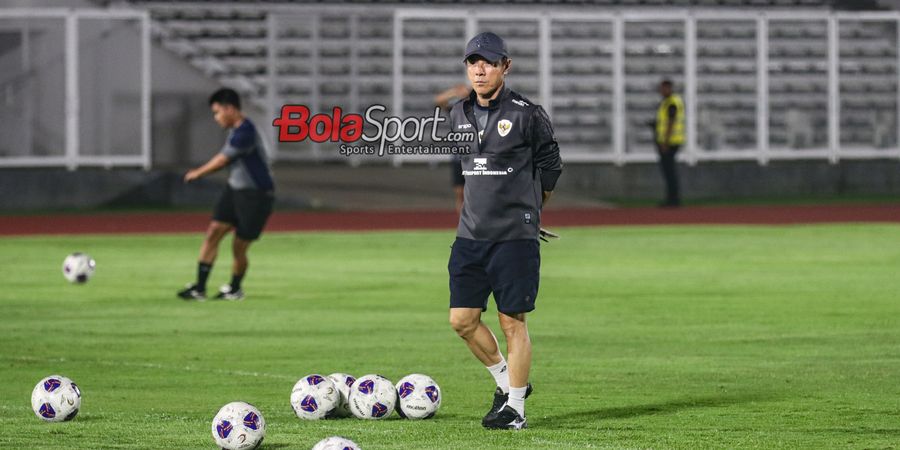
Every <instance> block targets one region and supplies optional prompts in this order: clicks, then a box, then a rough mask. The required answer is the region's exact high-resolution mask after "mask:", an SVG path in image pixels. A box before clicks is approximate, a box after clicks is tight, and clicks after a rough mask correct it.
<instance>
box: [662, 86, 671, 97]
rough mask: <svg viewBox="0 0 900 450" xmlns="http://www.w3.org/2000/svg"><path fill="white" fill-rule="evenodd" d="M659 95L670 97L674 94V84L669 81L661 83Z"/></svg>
mask: <svg viewBox="0 0 900 450" xmlns="http://www.w3.org/2000/svg"><path fill="white" fill-rule="evenodd" d="M659 95H662V96H663V97H668V96H670V95H672V85H671V84H668V83H663V84H660V85H659Z"/></svg>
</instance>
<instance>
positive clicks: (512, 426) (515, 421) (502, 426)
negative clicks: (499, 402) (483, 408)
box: [482, 405, 528, 430]
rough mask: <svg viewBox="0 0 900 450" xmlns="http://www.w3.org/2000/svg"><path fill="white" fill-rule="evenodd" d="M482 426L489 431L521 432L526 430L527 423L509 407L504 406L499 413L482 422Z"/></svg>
mask: <svg viewBox="0 0 900 450" xmlns="http://www.w3.org/2000/svg"><path fill="white" fill-rule="evenodd" d="M482 425H484V427H485V428H488V429H491V430H521V429H523V428H528V421H527V420H525V417H523V416H521V415H519V413H518V412H516V410H515V409H512V407H511V406H509V405H504V406H503V409H501V410H500V412H498V413H497V414H495V415H494V416H492V417H491V418H490V419H488V420H486V421H484V422H483V423H482Z"/></svg>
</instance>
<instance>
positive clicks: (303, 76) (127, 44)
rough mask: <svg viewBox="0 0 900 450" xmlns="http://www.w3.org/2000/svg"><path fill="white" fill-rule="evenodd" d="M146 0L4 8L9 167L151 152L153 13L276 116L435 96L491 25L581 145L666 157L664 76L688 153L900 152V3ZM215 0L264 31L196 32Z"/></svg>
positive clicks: (518, 77)
mask: <svg viewBox="0 0 900 450" xmlns="http://www.w3.org/2000/svg"><path fill="white" fill-rule="evenodd" d="M143 7H144V8H146V10H140V11H132V10H118V9H110V10H70V9H2V8H0V37H2V39H3V40H4V41H6V42H4V48H3V50H4V51H3V53H2V54H0V167H40V166H64V167H68V168H76V167H80V166H106V167H113V166H139V167H144V168H149V167H150V165H151V162H152V160H151V143H150V127H151V123H150V120H151V115H150V34H151V30H153V33H155V34H156V36H157V37H158V38H159V39H161V41H162V42H163V44H164V45H165V46H166V47H167V48H169V49H170V50H172V49H182V50H183V51H184V52H185V55H184V57H185V58H186V59H187V60H188V61H190V62H191V63H193V64H195V65H198V64H199V65H205V66H204V67H206V68H207V69H209V70H211V71H210V72H208V73H210V74H212V75H211V76H214V77H215V78H217V79H218V80H219V81H220V82H222V83H223V84H226V85H234V87H236V88H238V89H239V90H242V91H243V92H244V93H245V94H246V95H249V96H251V98H250V103H252V104H255V105H262V106H263V107H264V109H265V110H266V111H265V113H266V114H267V115H269V116H270V117H273V116H275V115H276V114H277V111H278V110H279V109H280V107H281V105H283V104H287V103H302V104H307V105H310V106H311V107H312V109H313V112H329V111H330V110H331V106H341V107H342V108H344V110H345V111H346V112H361V110H362V109H364V108H365V106H367V105H369V104H372V103H383V104H385V105H386V106H387V107H388V114H390V115H395V116H399V115H417V116H418V115H430V110H431V108H432V104H431V101H432V98H433V96H434V94H435V93H436V91H437V90H438V89H443V88H447V87H450V86H452V85H453V84H456V83H462V82H465V78H464V70H463V65H462V62H461V58H460V56H461V53H462V51H463V48H464V46H465V43H466V40H467V39H468V38H469V37H471V36H472V35H474V34H475V33H477V32H479V31H485V30H488V29H490V30H494V31H498V32H499V34H501V35H503V36H504V37H506V38H507V41H508V43H509V46H510V50H511V53H512V58H513V61H514V62H513V70H512V73H511V75H510V85H511V86H512V87H513V88H515V89H517V90H519V91H521V92H523V93H524V94H525V95H526V96H528V97H530V98H532V99H533V100H535V101H537V102H540V103H541V104H542V105H543V106H544V108H545V109H546V110H547V111H548V113H549V114H550V115H551V118H552V119H553V121H554V125H555V128H556V130H557V135H558V138H559V140H560V146H561V149H562V152H563V155H564V158H565V160H566V161H567V162H570V163H576V162H603V163H613V164H618V165H622V164H629V163H637V162H649V161H653V160H655V158H656V156H655V152H654V149H653V144H652V136H651V133H650V130H649V128H648V127H647V126H646V125H645V124H644V122H645V121H647V120H650V119H652V118H653V116H654V113H655V104H656V102H657V101H658V96H657V95H656V94H655V87H656V85H657V84H658V82H659V81H660V80H661V79H662V78H664V77H666V78H671V79H672V80H673V81H675V83H676V86H677V88H676V90H677V91H678V92H680V93H682V95H683V97H684V99H685V106H686V110H687V123H686V135H687V142H686V143H685V146H684V150H683V151H682V152H681V155H680V156H681V157H682V158H683V159H684V160H685V161H686V162H688V163H691V164H693V163H697V162H701V161H756V162H758V163H760V164H766V163H768V162H769V161H774V160H809V159H819V160H828V161H831V162H838V161H840V160H844V159H883V158H900V138H898V136H900V13H897V12H883V13H882V12H878V13H849V12H847V13H845V12H829V11H826V10H804V11H797V10H784V9H781V10H765V11H763V10H758V9H744V10H729V9H711V10H706V9H691V10H685V9H654V10H603V9H599V8H590V7H585V8H579V9H574V8H555V9H548V8H543V7H535V8H532V9H529V8H523V7H518V6H517V7H516V8H502V9H500V8H497V7H494V6H492V7H489V8H483V9H474V8H473V7H471V6H467V7H466V8H457V9H442V8H428V7H416V8H405V7H396V8H394V7H372V6H366V7H357V6H351V5H344V6H334V7H318V6H309V5H286V4H271V3H269V4H265V3H263V4H252V5H251V4H239V3H235V4H227V5H223V4H219V5H214V4H208V3H206V2H203V3H191V2H188V3H183V2H159V3H147V4H144V5H143ZM166 10H169V11H175V12H179V13H183V12H184V11H190V13H191V14H189V16H190V17H188V18H186V19H178V17H185V16H188V15H187V14H183V15H182V16H179V15H178V14H167V13H166ZM205 10H216V11H226V10H228V11H242V12H247V13H250V12H252V13H254V14H258V13H260V12H263V13H264V14H265V15H264V16H260V17H261V18H260V20H257V21H256V22H253V23H249V24H248V23H244V24H242V26H243V25H248V26H249V27H250V29H256V28H254V27H257V28H258V31H260V33H257V34H253V35H252V36H253V37H250V38H246V37H235V36H229V35H225V36H222V35H221V34H220V33H219V34H217V33H194V34H192V33H190V31H191V27H203V26H204V25H203V21H204V20H203V17H206V16H212V17H214V21H215V22H217V23H216V25H215V26H217V27H219V28H223V29H230V27H231V25H232V24H231V23H230V22H228V20H229V19H227V18H225V19H223V18H222V15H221V14H219V15H215V14H212V15H209V14H207V15H204V12H203V11H205ZM151 13H152V14H153V17H156V19H154V23H153V24H151V23H150V14H151ZM223 22H224V24H223ZM251 22H252V21H251ZM185 30H187V33H186V32H185ZM196 36H199V37H196ZM16 46H18V47H16ZM11 47H12V48H13V49H14V50H12V51H11V50H9V49H10V48H11ZM244 47H249V48H250V50H252V51H250V52H249V53H247V54H248V55H249V56H242V55H244V54H245V53H246V52H242V51H230V50H229V51H225V52H224V53H222V54H223V55H224V56H217V55H218V53H219V51H218V50H217V49H222V48H224V49H226V50H228V49H239V48H244ZM15 48H18V50H15ZM247 67H250V68H251V69H250V70H249V71H248V70H245V69H246V68H247ZM232 68H236V69H235V70H232ZM212 69H215V70H212ZM235 80H236V81H235ZM334 147H336V146H334V145H331V144H312V143H310V142H304V143H300V144H278V145H277V146H276V149H275V155H274V156H275V157H276V158H277V159H280V160H314V161H321V160H346V159H347V158H345V157H342V156H340V155H339V153H338V152H337V151H336V148H334ZM349 160H350V162H351V163H355V162H360V161H363V160H365V159H360V158H350V159H349ZM424 160H426V158H425V157H417V156H402V157H401V156H397V157H394V159H393V162H394V163H396V164H400V163H405V162H416V161H424ZM427 160H428V161H433V160H434V159H433V158H427Z"/></svg>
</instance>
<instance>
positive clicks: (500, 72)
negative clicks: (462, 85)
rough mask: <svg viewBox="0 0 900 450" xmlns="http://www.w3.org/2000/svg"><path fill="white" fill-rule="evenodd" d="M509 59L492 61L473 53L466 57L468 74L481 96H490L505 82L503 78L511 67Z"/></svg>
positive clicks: (475, 89)
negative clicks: (504, 61)
mask: <svg viewBox="0 0 900 450" xmlns="http://www.w3.org/2000/svg"><path fill="white" fill-rule="evenodd" d="M509 61H510V60H508V59H507V60H506V63H505V64H504V63H503V62H502V61H497V62H490V61H488V60H486V59H484V57H482V56H479V55H472V56H470V57H469V58H468V59H466V75H467V76H468V77H469V83H471V84H472V89H473V90H474V91H475V93H476V94H478V96H479V97H486V98H490V97H492V96H493V95H494V93H495V92H496V91H497V89H498V88H499V87H500V86H501V85H502V84H503V78H504V77H505V75H506V71H507V70H508V69H509V65H510V64H509Z"/></svg>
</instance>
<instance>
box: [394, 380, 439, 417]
mask: <svg viewBox="0 0 900 450" xmlns="http://www.w3.org/2000/svg"><path fill="white" fill-rule="evenodd" d="M395 387H396V388H397V402H398V405H397V414H399V415H400V417H403V418H406V419H429V418H431V417H434V414H435V413H436V412H437V410H438V409H439V408H440V407H441V387H440V386H438V384H437V383H435V382H434V380H433V379H432V378H431V377H429V376H428V375H422V374H418V373H414V374H412V375H407V376H405V377H403V378H402V379H401V380H400V381H398V382H397V385H396V386H395Z"/></svg>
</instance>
